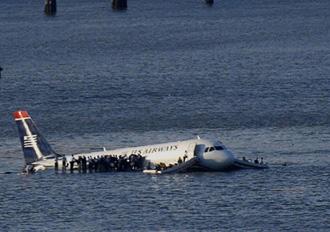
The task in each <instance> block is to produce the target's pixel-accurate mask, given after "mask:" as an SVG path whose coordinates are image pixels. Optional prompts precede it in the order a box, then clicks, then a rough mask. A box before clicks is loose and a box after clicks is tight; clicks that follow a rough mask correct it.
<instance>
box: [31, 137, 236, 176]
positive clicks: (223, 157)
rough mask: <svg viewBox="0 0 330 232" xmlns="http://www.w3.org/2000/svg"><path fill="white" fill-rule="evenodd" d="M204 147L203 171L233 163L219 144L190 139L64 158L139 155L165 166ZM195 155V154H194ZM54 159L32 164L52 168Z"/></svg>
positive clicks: (201, 155) (219, 168) (217, 169)
mask: <svg viewBox="0 0 330 232" xmlns="http://www.w3.org/2000/svg"><path fill="white" fill-rule="evenodd" d="M200 144H203V145H205V151H204V152H202V153H199V154H198V158H199V159H198V160H199V165H200V166H201V167H203V168H205V169H208V170H213V171H220V170H224V169H227V168H230V166H231V165H233V162H234V155H233V154H232V153H231V152H230V151H229V150H228V149H227V148H226V147H225V146H224V145H223V144H222V143H221V142H220V141H215V142H213V141H210V140H205V139H192V140H185V141H178V142H172V143H162V144H154V145H147V146H140V147H130V148H121V149H115V150H106V151H98V152H90V153H80V154H74V155H68V156H66V159H67V161H68V162H69V161H70V160H72V157H73V158H74V159H78V157H79V156H85V157H92V158H96V157H101V156H107V155H112V156H124V155H127V156H129V155H131V154H136V155H141V156H143V157H145V159H146V161H149V162H151V163H153V164H159V163H165V164H166V165H169V164H175V163H177V162H178V159H179V157H181V159H183V157H184V156H185V155H186V156H187V157H188V158H187V159H190V158H192V157H193V156H194V149H195V146H196V145H200ZM195 155H196V154H195ZM54 163H55V160H54V157H49V158H45V159H43V160H40V161H37V162H34V163H33V164H34V165H42V166H45V167H54ZM61 163H62V162H61V158H59V166H60V167H61Z"/></svg>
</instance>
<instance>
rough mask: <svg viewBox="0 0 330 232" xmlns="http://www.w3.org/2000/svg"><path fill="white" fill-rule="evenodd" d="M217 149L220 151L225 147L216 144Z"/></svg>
mask: <svg viewBox="0 0 330 232" xmlns="http://www.w3.org/2000/svg"><path fill="white" fill-rule="evenodd" d="M215 150H218V151H220V150H223V147H221V146H215Z"/></svg>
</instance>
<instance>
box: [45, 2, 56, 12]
mask: <svg viewBox="0 0 330 232" xmlns="http://www.w3.org/2000/svg"><path fill="white" fill-rule="evenodd" d="M45 14H46V15H55V14H56V0H45Z"/></svg>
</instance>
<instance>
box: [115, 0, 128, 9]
mask: <svg viewBox="0 0 330 232" xmlns="http://www.w3.org/2000/svg"><path fill="white" fill-rule="evenodd" d="M112 9H114V10H126V9H127V0H112Z"/></svg>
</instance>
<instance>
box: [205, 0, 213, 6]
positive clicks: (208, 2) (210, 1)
mask: <svg viewBox="0 0 330 232" xmlns="http://www.w3.org/2000/svg"><path fill="white" fill-rule="evenodd" d="M205 3H206V4H207V5H209V6H212V5H213V3H214V0H205Z"/></svg>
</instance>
